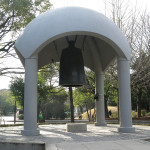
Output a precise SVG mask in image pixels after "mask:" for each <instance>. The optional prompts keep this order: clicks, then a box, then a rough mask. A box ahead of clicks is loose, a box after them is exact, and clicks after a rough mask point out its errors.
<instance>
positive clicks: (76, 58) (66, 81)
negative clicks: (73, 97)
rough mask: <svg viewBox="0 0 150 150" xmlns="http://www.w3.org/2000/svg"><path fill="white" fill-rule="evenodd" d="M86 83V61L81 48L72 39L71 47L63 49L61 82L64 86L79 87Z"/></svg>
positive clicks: (60, 71) (60, 72)
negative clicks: (84, 61)
mask: <svg viewBox="0 0 150 150" xmlns="http://www.w3.org/2000/svg"><path fill="white" fill-rule="evenodd" d="M84 83H85V73H84V63H83V57H82V52H81V49H79V48H76V47H75V42H74V41H70V42H69V47H68V48H65V49H63V50H62V54H61V58H60V70H59V84H60V85H62V86H64V87H77V86H82V85H83V84H84Z"/></svg>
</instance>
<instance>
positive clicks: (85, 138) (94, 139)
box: [0, 124, 150, 150]
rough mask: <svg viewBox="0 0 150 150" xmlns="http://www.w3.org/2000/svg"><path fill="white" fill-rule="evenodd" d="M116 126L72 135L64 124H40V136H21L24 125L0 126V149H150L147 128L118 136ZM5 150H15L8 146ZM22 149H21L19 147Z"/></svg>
mask: <svg viewBox="0 0 150 150" xmlns="http://www.w3.org/2000/svg"><path fill="white" fill-rule="evenodd" d="M118 127H119V125H114V124H108V125H107V127H100V126H95V125H93V124H88V125H87V132H84V133H72V132H67V131H66V124H53V125H52V124H50V125H40V126H39V129H40V133H41V134H40V135H39V136H22V135H21V130H22V129H23V126H16V127H0V143H1V144H0V146H1V147H0V150H6V149H4V145H3V146H2V143H5V142H8V143H9V144H10V145H11V143H20V144H21V143H24V144H25V143H28V144H29V143H33V144H43V143H44V144H45V150H100V149H101V150H106V149H107V150H141V149H143V150H149V149H150V126H141V125H140V126H139V125H135V126H134V127H135V129H136V132H135V133H119V132H118V131H117V130H118ZM7 150H14V149H12V147H11V149H7ZM15 150H17V149H15ZM21 150H24V149H23V148H21ZM25 150H26V149H25ZM28 150H33V149H28ZM34 150H35V149H34ZM41 150H42V149H41Z"/></svg>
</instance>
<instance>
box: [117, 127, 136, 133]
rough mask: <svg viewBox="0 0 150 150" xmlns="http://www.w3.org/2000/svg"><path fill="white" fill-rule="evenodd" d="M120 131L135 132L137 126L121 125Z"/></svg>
mask: <svg viewBox="0 0 150 150" xmlns="http://www.w3.org/2000/svg"><path fill="white" fill-rule="evenodd" d="M118 132H123V133H133V132H135V128H134V127H120V128H118Z"/></svg>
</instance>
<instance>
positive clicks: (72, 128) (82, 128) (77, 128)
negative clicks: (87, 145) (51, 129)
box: [66, 123, 87, 132]
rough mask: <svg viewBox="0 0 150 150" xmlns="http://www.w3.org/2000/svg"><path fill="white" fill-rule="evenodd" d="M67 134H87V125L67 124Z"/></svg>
mask: <svg viewBox="0 0 150 150" xmlns="http://www.w3.org/2000/svg"><path fill="white" fill-rule="evenodd" d="M66 128H67V129H66V131H67V132H86V131H87V124H86V123H67V124H66Z"/></svg>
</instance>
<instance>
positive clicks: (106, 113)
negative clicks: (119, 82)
mask: <svg viewBox="0 0 150 150" xmlns="http://www.w3.org/2000/svg"><path fill="white" fill-rule="evenodd" d="M105 117H106V118H109V113H108V104H107V100H106V99H105Z"/></svg>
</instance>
